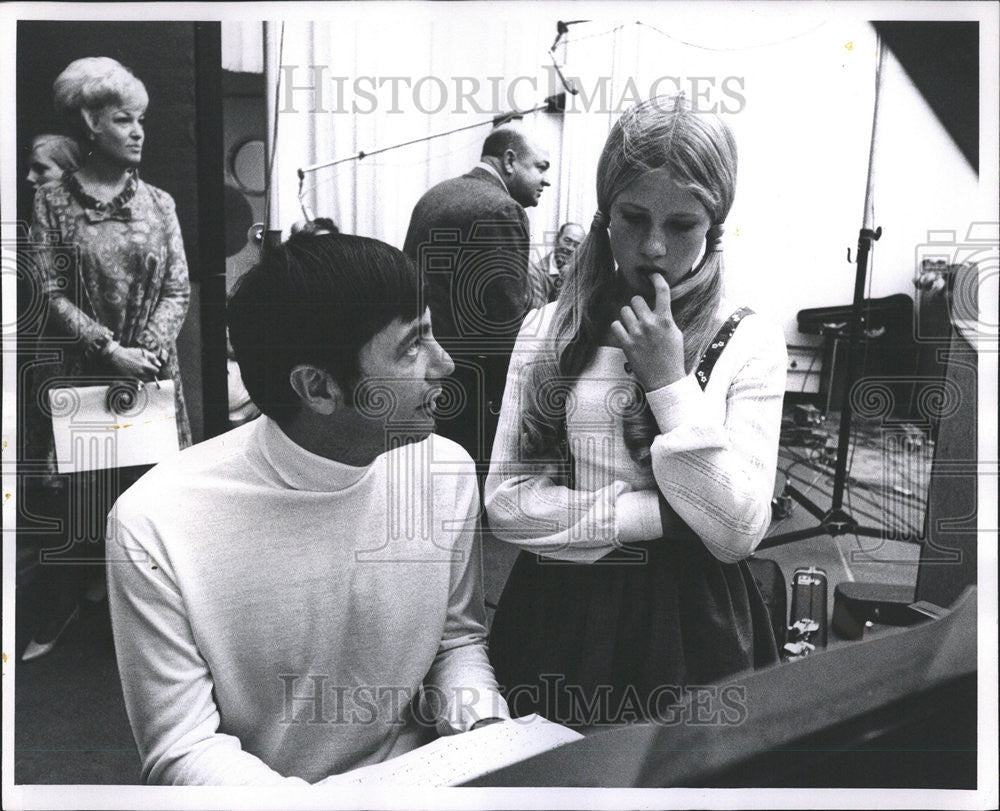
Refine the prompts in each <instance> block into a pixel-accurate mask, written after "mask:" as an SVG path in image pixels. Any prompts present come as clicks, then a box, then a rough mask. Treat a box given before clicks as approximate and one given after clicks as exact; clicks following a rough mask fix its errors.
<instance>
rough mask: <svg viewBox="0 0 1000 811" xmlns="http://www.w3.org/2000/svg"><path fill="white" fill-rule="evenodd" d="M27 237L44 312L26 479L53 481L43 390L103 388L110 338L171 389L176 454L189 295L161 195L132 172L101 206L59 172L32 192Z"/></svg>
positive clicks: (176, 233)
mask: <svg viewBox="0 0 1000 811" xmlns="http://www.w3.org/2000/svg"><path fill="white" fill-rule="evenodd" d="M30 239H31V244H32V246H33V251H32V256H33V258H34V261H32V262H31V263H29V267H30V272H31V273H33V274H35V279H34V282H35V285H36V289H37V290H38V291H39V292H40V293H41V294H42V296H43V298H44V300H45V303H46V305H47V310H46V316H45V318H46V322H45V327H44V337H43V338H42V339H41V341H40V342H39V345H38V351H37V352H36V357H35V362H34V363H33V364H32V368H31V373H30V379H29V380H28V381H27V382H28V385H29V387H30V390H31V395H30V397H29V398H28V401H27V402H26V404H25V416H26V420H25V425H24V428H25V430H26V433H27V435H28V437H27V442H26V447H25V450H26V452H27V459H28V461H29V464H30V466H31V467H32V468H34V472H36V473H43V474H47V475H46V476H43V478H45V479H47V481H46V482H45V483H48V484H54V483H55V476H54V474H55V473H56V459H55V451H54V445H53V437H52V426H51V421H50V419H49V418H48V417H47V415H46V414H45V407H46V402H47V399H46V398H47V395H46V390H47V388H48V387H49V386H50V385H54V384H55V385H66V384H67V383H70V384H73V383H76V384H77V385H87V384H88V381H87V380H86V378H88V377H90V378H95V380H94V381H93V382H91V383H90V384H91V385H96V384H97V383H98V382H105V383H106V382H107V378H108V377H109V376H113V375H114V371H113V370H112V369H111V368H110V367H109V366H108V364H107V361H106V360H105V359H104V358H103V357H102V355H101V350H102V349H103V348H104V347H105V346H106V344H107V343H108V342H109V341H110V340H115V341H118V342H119V343H120V344H121V345H122V346H125V347H142V348H144V349H148V350H149V351H150V352H152V353H153V354H155V355H156V356H157V357H158V358H159V359H160V361H161V364H162V365H161V368H160V372H159V375H158V377H159V378H160V379H162V380H168V379H169V380H173V382H174V387H175V388H174V391H175V393H176V405H177V434H178V440H179V442H180V446H181V447H182V448H183V447H187V446H188V445H190V444H191V427H190V424H189V422H188V416H187V409H186V407H185V404H184V394H183V391H182V388H181V377H180V366H179V364H178V360H177V345H176V340H177V334H178V333H179V332H180V329H181V325H182V324H183V322H184V317H185V315H186V314H187V308H188V299H189V297H190V289H191V288H190V284H189V282H188V269H187V260H186V259H185V256H184V243H183V241H182V238H181V230H180V225H179V224H178V222H177V214H176V211H175V208H174V201H173V199H172V198H171V197H170V195H169V194H167V193H166V192H164V191H161V190H160V189H157V188H155V187H154V186H150V185H149V184H147V183H144V182H143V181H141V180H140V179H139V176H138V174H137V173H136V172H135V170H132V172H131V174H130V176H129V178H128V181H127V182H126V184H125V188H124V189H123V190H122V192H121V193H120V194H119V195H118V196H117V197H115V199H114V200H112V201H110V202H109V203H101V202H99V201H97V200H95V199H94V198H92V197H90V196H89V195H88V194H87V193H86V192H84V191H83V189H82V188H81V186H80V183H79V181H78V180H77V178H76V176H75V175H74V174H70V173H67V174H66V175H64V176H63V178H62V179H60V180H57V181H53V182H51V183H46V184H45V185H43V186H41V187H40V188H39V189H38V191H37V192H36V194H35V205H34V216H33V219H32V223H31V230H30ZM98 379H102V380H98Z"/></svg>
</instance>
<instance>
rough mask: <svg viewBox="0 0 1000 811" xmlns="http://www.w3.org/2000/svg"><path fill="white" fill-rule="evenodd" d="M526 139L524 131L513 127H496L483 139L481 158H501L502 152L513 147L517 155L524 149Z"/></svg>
mask: <svg viewBox="0 0 1000 811" xmlns="http://www.w3.org/2000/svg"><path fill="white" fill-rule="evenodd" d="M526 144H527V140H526V139H525V137H524V133H523V132H521V131H520V130H518V129H516V128H515V127H497V128H496V129H495V130H493V132H491V133H490V134H489V135H487V136H486V140H485V141H483V152H482V155H481V157H483V158H502V157H503V153H504V152H506V151H507V150H508V149H513V150H514V152H515V153H516V154H517V155H520V154H521V152H522V151H523V150H524V147H525V145H526Z"/></svg>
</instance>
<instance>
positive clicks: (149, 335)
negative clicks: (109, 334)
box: [136, 192, 191, 360]
mask: <svg viewBox="0 0 1000 811" xmlns="http://www.w3.org/2000/svg"><path fill="white" fill-rule="evenodd" d="M157 197H158V202H160V204H161V206H162V207H163V208H164V215H163V216H164V218H165V222H166V228H165V233H164V240H165V242H166V262H167V267H166V272H165V273H164V276H163V285H162V287H161V288H160V296H159V300H158V301H157V303H156V307H155V308H154V309H153V312H152V313H151V314H150V316H149V320H148V321H147V322H146V326H144V327H143V329H142V331H141V332H140V333H139V336H138V338H137V339H136V343H137V344H138V345H139V346H141V347H143V348H144V349H148V350H149V351H150V352H152V353H154V354H155V355H157V356H158V357H160V359H161V360H162V359H164V358H165V357H166V354H167V353H168V352H169V350H170V346H171V345H172V344H173V343H174V341H176V340H177V335H178V333H180V331H181V326H182V325H183V324H184V318H185V316H186V315H187V309H188V300H189V299H190V297H191V284H190V282H189V281H188V267H187V258H186V257H185V255H184V240H183V238H182V236H181V227H180V223H179V222H178V221H177V211H176V209H175V208H174V202H173V200H172V199H171V198H170V196H169V195H168V194H166V193H165V192H159V194H158V195H157Z"/></svg>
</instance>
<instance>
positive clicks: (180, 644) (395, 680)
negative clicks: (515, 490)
mask: <svg viewBox="0 0 1000 811" xmlns="http://www.w3.org/2000/svg"><path fill="white" fill-rule="evenodd" d="M422 299H423V297H422V294H421V290H420V284H419V278H418V275H417V272H416V270H415V268H414V266H413V265H412V263H411V262H410V261H409V260H408V259H407V258H406V257H405V256H404V255H403V254H402V253H400V252H399V251H397V250H395V249H394V248H391V247H390V246H388V245H384V244H383V243H380V242H377V241H375V240H371V239H365V238H362V237H352V236H344V235H323V236H308V237H302V238H296V239H295V240H292V241H290V242H289V243H286V244H285V245H283V246H281V247H279V248H277V249H275V250H274V251H273V252H272V253H270V254H269V255H267V256H266V257H265V259H264V261H263V262H262V264H261V265H259V266H257V267H256V268H254V269H253V270H251V271H250V272H249V273H248V274H247V275H246V276H245V277H244V279H243V280H242V281H241V283H240V286H239V287H238V288H237V291H236V292H235V293H234V296H233V298H232V300H231V302H230V306H229V321H230V335H231V339H232V344H233V347H234V349H235V351H236V356H237V359H238V361H239V364H240V369H241V372H242V376H243V381H244V383H245V384H246V387H247V389H248V391H249V392H250V394H251V396H252V397H253V400H254V402H255V403H256V404H257V405H258V407H259V408H260V410H261V411H262V412H263V415H264V416H262V417H261V418H260V419H258V420H256V421H254V422H252V423H248V424H246V425H243V426H241V427H239V428H237V429H235V430H233V431H230V432H229V433H226V434H223V435H221V436H218V437H215V438H214V439H210V440H208V441H206V442H203V443H201V444H199V445H196V446H195V447H193V448H189V449H188V450H186V451H183V452H181V453H180V454H178V455H177V456H175V457H173V458H171V459H170V460H168V461H165V462H163V463H162V464H160V465H158V466H157V467H155V468H154V469H153V470H152V471H150V472H149V473H148V474H147V475H146V476H144V477H143V478H142V479H141V480H140V481H139V482H138V483H137V484H136V485H135V486H134V487H132V488H131V489H130V490H128V491H127V492H126V493H125V494H124V495H123V496H122V497H121V498H120V499H119V501H118V503H117V504H116V505H115V508H114V510H113V511H112V513H111V515H110V517H109V530H108V583H109V588H108V590H109V598H110V602H111V613H112V620H113V627H114V635H115V647H116V650H117V654H118V663H119V670H120V672H121V677H122V685H123V688H124V693H125V702H126V706H127V709H128V714H129V719H130V721H131V724H132V729H133V732H134V734H135V739H136V742H137V745H138V748H139V753H140V756H141V758H142V761H143V766H142V775H143V779H144V780H145V781H146V782H149V783H159V784H189V785H190V784H202V785H204V784H209V785H211V784H215V785H220V784H275V783H282V782H287V783H297V784H300V785H301V784H302V783H303V782H306V783H318V782H321V781H322V780H323V778H325V777H327V776H329V775H333V774H337V773H340V772H343V771H345V770H348V769H352V768H355V767H358V766H364V765H368V764H371V763H377V762H380V761H382V760H385V759H386V758H388V757H392V756H394V755H396V754H400V753H402V752H404V751H407V750H408V749H411V748H413V747H415V746H417V745H419V744H420V743H423V742H425V741H426V740H428V739H429V738H431V737H433V736H434V734H435V733H437V734H451V733H458V732H464V731H467V730H468V729H471V728H473V727H474V726H476V725H479V724H482V723H489V722H490V721H491V720H494V719H503V718H506V717H507V707H506V705H505V703H504V701H503V699H502V698H501V697H500V696H499V694H498V693H497V686H496V682H495V681H494V677H493V672H492V670H491V668H490V665H489V662H488V659H487V656H486V651H485V637H486V632H485V627H484V625H485V611H484V608H483V594H482V576H481V572H482V563H481V553H480V549H479V540H478V538H477V537H476V528H477V516H478V512H479V499H478V491H477V486H476V475H475V470H474V467H473V465H472V461H471V459H470V458H469V456H468V454H467V453H466V452H465V451H464V450H462V448H461V447H460V446H458V445H457V444H455V443H453V442H451V441H450V440H447V439H444V438H442V437H439V436H435V435H433V434H432V432H433V430H434V409H435V403H436V401H437V399H438V397H439V395H440V394H441V390H442V384H441V381H442V379H443V378H445V376H447V375H448V374H449V373H450V372H451V370H452V368H453V364H452V361H451V358H450V357H449V356H448V354H447V353H446V352H445V351H444V350H443V349H442V348H441V347H440V345H439V344H438V343H437V341H435V339H434V336H433V334H432V332H431V323H430V313H429V311H428V310H426V309H425V308H424V305H423V300H422Z"/></svg>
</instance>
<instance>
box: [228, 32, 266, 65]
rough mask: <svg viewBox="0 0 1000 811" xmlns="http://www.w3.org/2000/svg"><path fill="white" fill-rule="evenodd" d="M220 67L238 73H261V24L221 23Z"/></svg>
mask: <svg viewBox="0 0 1000 811" xmlns="http://www.w3.org/2000/svg"><path fill="white" fill-rule="evenodd" d="M222 67H223V68H224V69H225V70H232V71H237V72H240V73H261V72H262V71H263V70H264V25H263V23H261V22H260V21H255V22H240V21H235V20H228V21H223V22H222Z"/></svg>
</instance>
